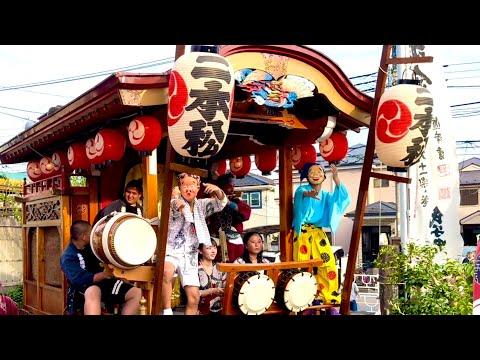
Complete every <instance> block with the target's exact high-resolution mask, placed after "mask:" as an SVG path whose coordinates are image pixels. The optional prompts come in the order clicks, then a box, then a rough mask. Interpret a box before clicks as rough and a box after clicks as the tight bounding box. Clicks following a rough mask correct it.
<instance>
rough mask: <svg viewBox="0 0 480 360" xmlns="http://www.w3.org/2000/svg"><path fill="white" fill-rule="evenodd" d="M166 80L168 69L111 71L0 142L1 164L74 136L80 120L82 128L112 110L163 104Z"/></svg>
mask: <svg viewBox="0 0 480 360" xmlns="http://www.w3.org/2000/svg"><path fill="white" fill-rule="evenodd" d="M168 83H169V72H166V73H161V74H149V73H127V72H117V73H114V74H112V75H110V76H109V77H107V78H106V79H105V80H103V81H102V82H101V83H99V84H98V85H96V86H95V87H93V88H91V89H90V90H88V91H86V92H85V93H83V94H82V95H80V96H79V97H77V98H76V99H74V100H72V101H71V102H69V103H68V104H66V105H64V106H62V107H61V108H59V109H58V111H56V112H54V113H52V114H50V115H47V116H45V117H43V118H41V120H40V121H39V122H37V123H36V124H35V125H34V126H32V127H30V128H28V129H26V130H25V131H23V132H21V133H19V134H17V135H16V136H15V137H13V138H12V139H10V140H9V141H8V142H6V143H5V144H3V145H2V146H0V160H1V161H2V163H3V164H14V163H19V162H23V161H27V160H30V158H31V157H32V154H33V153H35V152H37V151H38V149H45V148H48V147H51V146H55V143H56V142H60V141H63V139H64V138H65V137H66V136H68V135H70V136H74V135H75V134H76V133H77V132H78V125H80V124H81V125H82V127H84V128H86V127H88V126H95V124H96V123H99V122H105V121H106V119H108V117H109V116H112V114H118V113H119V112H128V111H133V110H135V108H136V107H138V106H142V105H158V104H166V103H167V101H168V94H167V93H168ZM159 90H161V92H160V93H159ZM152 95H153V96H152ZM158 95H160V96H158ZM153 98H154V99H153ZM145 103H146V104H145ZM157 103H158V104H157ZM42 152H43V150H42Z"/></svg>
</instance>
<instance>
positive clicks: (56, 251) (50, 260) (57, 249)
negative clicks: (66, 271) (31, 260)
mask: <svg viewBox="0 0 480 360" xmlns="http://www.w3.org/2000/svg"><path fill="white" fill-rule="evenodd" d="M61 256H62V252H61V246H60V234H59V233H58V229H57V227H56V226H51V227H46V228H45V284H47V285H52V286H58V287H60V286H61V285H62V279H63V278H62V275H63V274H62V269H61V268H60V257H61Z"/></svg>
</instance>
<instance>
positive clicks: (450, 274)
mask: <svg viewBox="0 0 480 360" xmlns="http://www.w3.org/2000/svg"><path fill="white" fill-rule="evenodd" d="M374 266H375V267H378V268H379V269H381V270H384V272H385V274H387V278H386V283H387V284H396V285H399V289H400V291H399V297H398V298H397V299H394V300H393V301H392V302H391V310H390V314H391V315H471V314H472V309H473V276H474V264H473V262H470V263H467V264H462V263H461V262H460V261H458V260H454V259H448V258H447V257H446V253H445V252H444V251H443V250H442V248H439V247H437V246H435V245H425V246H419V245H416V244H414V243H409V244H408V245H407V249H406V252H405V253H402V252H398V251H396V249H395V248H394V247H390V246H385V247H382V248H381V249H380V252H379V256H378V257H377V259H376V260H375V261H374Z"/></svg>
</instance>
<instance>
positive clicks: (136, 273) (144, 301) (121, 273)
mask: <svg viewBox="0 0 480 360" xmlns="http://www.w3.org/2000/svg"><path fill="white" fill-rule="evenodd" d="M102 266H103V267H104V268H105V271H111V272H112V273H113V276H115V277H117V278H120V279H125V280H127V281H129V282H134V283H135V286H136V287H139V288H140V289H142V294H143V295H142V298H141V300H140V315H149V314H150V313H151V310H152V296H153V291H152V290H153V274H154V272H155V266H154V265H151V266H146V265H143V266H139V267H136V268H134V269H120V268H119V267H117V266H115V265H112V264H105V263H103V264H102ZM106 267H108V269H107V268H106Z"/></svg>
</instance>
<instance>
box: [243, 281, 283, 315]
mask: <svg viewBox="0 0 480 360" xmlns="http://www.w3.org/2000/svg"><path fill="white" fill-rule="evenodd" d="M274 296H275V284H274V283H273V280H272V279H270V277H268V276H267V275H265V274H255V275H252V276H250V277H249V278H248V279H247V280H246V281H245V283H244V284H243V285H242V287H241V288H240V292H239V294H238V307H239V308H240V310H241V311H242V312H243V313H244V314H246V315H260V314H262V313H264V312H265V311H267V309H268V308H269V307H270V305H272V302H273V299H274Z"/></svg>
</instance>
